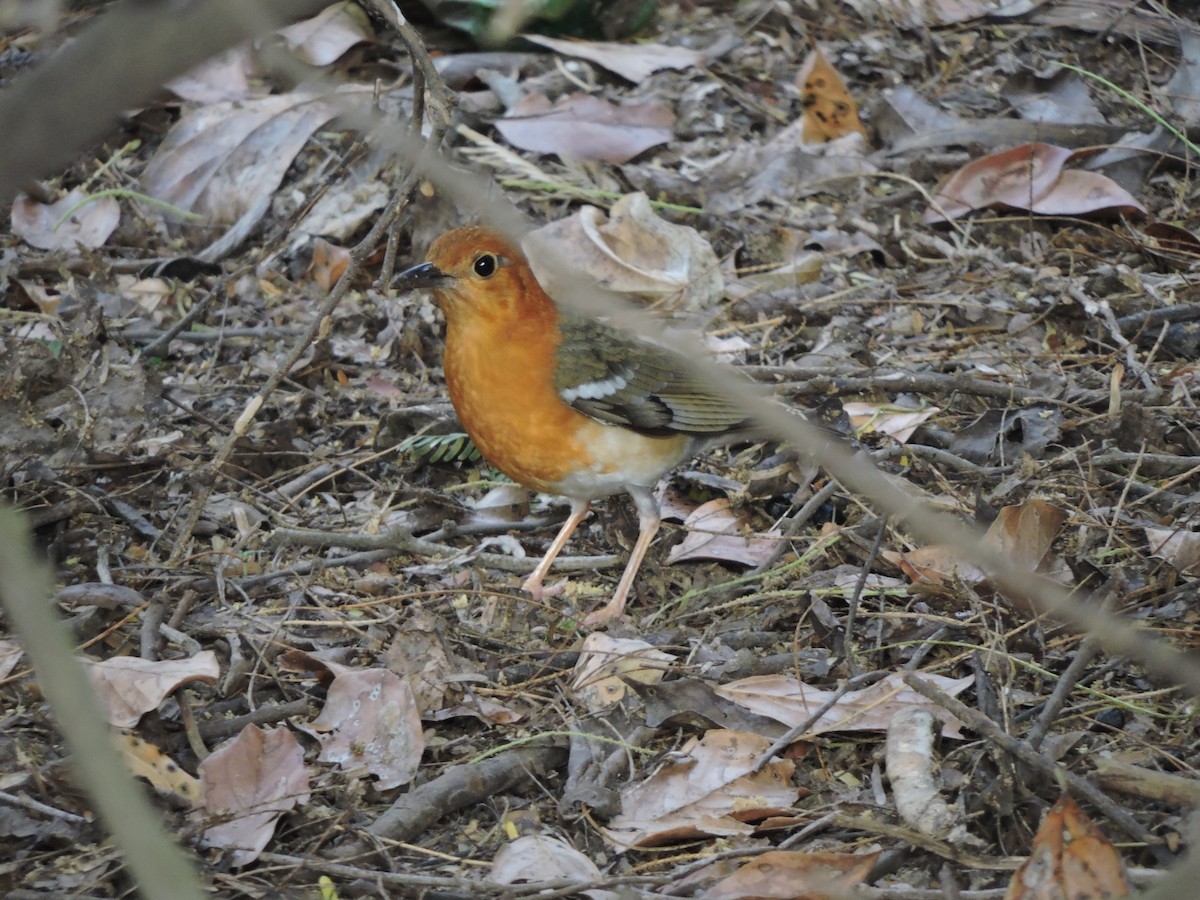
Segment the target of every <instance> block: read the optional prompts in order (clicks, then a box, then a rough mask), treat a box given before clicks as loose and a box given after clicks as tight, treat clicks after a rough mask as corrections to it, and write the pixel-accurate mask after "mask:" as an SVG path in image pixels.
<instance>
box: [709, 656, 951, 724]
mask: <svg viewBox="0 0 1200 900" xmlns="http://www.w3.org/2000/svg"><path fill="white" fill-rule="evenodd" d="M921 677H922V678H926V679H928V680H929V681H930V682H931V683H933V684H935V685H936V686H937V687H938V688H939V689H940V690H943V691H945V692H946V693H947V694H949V695H950V696H952V697H954V696H957V695H958V694H961V693H962V692H963V691H965V690H966V689H967V688H968V687H970V686H971V684H972V682H973V681H974V679H973V678H971V677H970V676H969V675H968V676H967V677H965V678H946V677H945V676H942V675H935V674H923V675H922V676H921ZM715 690H716V692H717V693H718V694H719V695H721V696H722V697H724V698H726V699H727V700H732V701H733V702H734V703H736V704H738V705H739V706H743V707H745V708H746V709H748V710H750V711H751V712H755V713H758V714H759V715H762V716H768V717H769V718H772V719H775V720H777V721H779V722H782V723H783V724H784V725H787V726H788V727H789V728H794V727H796V726H798V725H800V724H802V723H804V722H807V721H809V719H811V718H812V716H813V714H814V713H815V712H816V711H817V710H818V709H820V708H821V707H822V706H824V705H825V704H826V703H827V702H829V701H830V700H832V699H834V698H835V697H836V698H837V700H836V702H835V703H834V705H833V706H832V707H830V708H829V709H828V710H827V711H826V712H825V713H824V714H823V715H822V716H821V718H820V719H818V720H817V721H816V722H815V723H813V724H812V725H810V726H809V730H808V733H809V734H823V733H824V732H827V731H886V730H887V727H888V724H889V723H890V722H891V720H892V716H894V715H895V714H896V713H897V712H899V711H900V710H902V709H907V708H912V707H916V708H920V709H929V710H930V711H931V712H932V713H933V714H934V716H935V717H936V718H938V719H940V720H941V721H942V723H943V727H942V734H943V735H945V736H946V737H962V732H961V731H960V728H961V725H962V723H961V722H959V721H958V720H957V719H955V718H953V717H952V716H951V715H950V714H949V713H947V712H946V711H945V710H943V709H941V708H940V707H936V706H934V705H933V704H932V703H931V702H930V701H929V700H927V699H925V697H923V696H921V695H920V694H918V693H917V692H916V691H914V690H913V689H912V688H910V687H909V686H908V685H906V684H905V683H904V676H903V675H902V674H901V673H899V672H892V673H889V674H888V675H886V676H884V677H883V678H881V679H880V680H879V681H877V682H875V683H874V684H873V685H871V686H870V687H866V688H862V689H861V690H857V691H846V692H845V693H844V694H842V695H841V696H838V694H837V691H832V690H824V689H822V688H818V687H813V686H812V685H808V684H804V683H803V682H801V681H800V680H798V679H796V678H793V677H792V676H790V675H754V676H751V677H750V678H742V679H740V680H738V681H734V682H730V683H729V684H725V685H721V686H719V687H717V688H716V689H715Z"/></svg>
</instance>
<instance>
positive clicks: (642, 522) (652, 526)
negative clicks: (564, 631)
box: [583, 484, 662, 628]
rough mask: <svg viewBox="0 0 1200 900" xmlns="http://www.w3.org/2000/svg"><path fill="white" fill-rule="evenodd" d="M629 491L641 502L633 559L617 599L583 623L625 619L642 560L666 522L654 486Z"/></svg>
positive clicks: (595, 625)
mask: <svg viewBox="0 0 1200 900" xmlns="http://www.w3.org/2000/svg"><path fill="white" fill-rule="evenodd" d="M626 490H628V491H629V495H630V496H631V497H633V502H634V503H635V504H637V511H638V539H637V542H636V543H635V544H634V545H633V550H632V552H631V553H630V554H629V562H628V563H627V564H626V565H625V571H624V572H623V573H622V574H621V582H620V584H618V585H617V592H616V593H615V594H613V598H612V599H611V600H609V601H608V603H607V604H605V605H604V606H602V607H600V608H599V609H598V610H596V611H595V612H593V613H591V614H589V615H588V616H587V618H585V619H584V620H583V624H584V625H586V626H588V627H589V628H601V627H603V626H605V625H608V624H609V623H610V622H612V621H613V620H614V619H619V618H621V616H622V615H623V614H624V612H625V601H626V600H627V599H628V597H629V591H630V589H631V588H632V587H633V579H634V576H636V575H637V573H638V569H640V568H641V567H642V559H643V558H644V557H645V555H646V551H647V550H649V549H650V542H651V541H652V540H654V535H655V534H656V533H657V532H658V526H659V524H660V523H661V522H662V519H661V517H660V515H659V511H658V504H657V503H656V502H655V501H654V495H653V494H652V493H651V492H650V488H647V487H643V486H642V485H636V484H635V485H630V486H629V487H627V488H626Z"/></svg>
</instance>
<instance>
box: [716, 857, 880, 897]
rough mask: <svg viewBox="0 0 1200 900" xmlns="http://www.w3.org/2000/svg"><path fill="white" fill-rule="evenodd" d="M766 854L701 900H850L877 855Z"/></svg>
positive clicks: (726, 879)
mask: <svg viewBox="0 0 1200 900" xmlns="http://www.w3.org/2000/svg"><path fill="white" fill-rule="evenodd" d="M881 852H882V851H880V850H876V851H875V852H873V853H863V854H851V853H835V852H832V851H824V852H806V851H803V850H768V851H766V852H765V853H763V854H761V855H759V856H756V857H754V859H752V860H750V861H749V862H747V863H746V864H745V865H743V866H742V867H741V868H740V869H738V870H737V871H736V872H734V873H733V874H732V875H729V876H727V877H725V878H723V879H721V880H720V881H718V882H717V883H716V884H714V885H713V886H712V887H710V888H709V889H708V890H706V891H704V892H703V893H701V894H700V895H699V896H700V898H701V900H744V898H747V897H754V898H764V900H766V898H774V897H779V898H782V900H791V898H796V897H803V898H806V900H825V898H830V897H853V896H854V895H855V890H854V889H855V887H857V886H858V885H860V884H862V883H863V881H864V880H865V879H866V877H867V875H868V874H870V872H871V869H872V867H873V866H874V865H875V862H876V860H878V859H879V854H880V853H881Z"/></svg>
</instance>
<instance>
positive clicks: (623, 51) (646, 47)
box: [521, 34, 704, 84]
mask: <svg viewBox="0 0 1200 900" xmlns="http://www.w3.org/2000/svg"><path fill="white" fill-rule="evenodd" d="M521 37H522V38H524V39H525V40H527V41H529V42H530V43H531V44H541V45H542V46H543V47H549V48H550V49H551V50H554V51H556V52H558V53H561V54H563V55H564V56H575V57H578V58H579V59H586V60H587V61H588V62H594V63H595V64H596V65H598V66H603V67H604V68H606V69H608V71H610V72H612V73H614V74H616V75H620V76H621V77H622V78H624V79H626V80H627V81H632V82H634V83H635V84H638V83H640V82H642V81H645V80H646V79H647V78H649V77H650V76H651V75H653V74H654V73H655V72H659V71H662V70H663V69H687V68H690V67H691V66H698V65H700V64H701V63H703V62H704V54H703V53H702V52H701V51H699V50H692V49H691V48H689V47H671V46H668V45H667V44H654V43H646V44H616V43H611V42H607V41H564V40H560V39H559V38H550V37H545V36H543V35H540V34H523V35H521Z"/></svg>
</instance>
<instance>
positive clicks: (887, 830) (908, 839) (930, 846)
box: [834, 813, 1023, 896]
mask: <svg viewBox="0 0 1200 900" xmlns="http://www.w3.org/2000/svg"><path fill="white" fill-rule="evenodd" d="M834 821H835V823H836V824H837V826H838V827H839V828H849V829H853V830H855V831H862V832H865V833H866V834H874V835H879V836H880V837H886V838H891V839H892V840H893V841H898V842H900V844H901V845H902V846H906V845H911V846H912V847H915V848H917V849H920V850H926V851H928V852H930V853H933V854H935V855H937V856H940V857H941V858H942V859H948V860H950V861H951V862H956V863H959V864H960V865H962V866H965V867H966V868H970V869H991V870H994V871H1000V872H1008V871H1015V870H1016V869H1017V868H1019V867H1020V865H1021V863H1022V862H1023V860H1022V859H1021V858H1020V857H1013V856H1003V857H992V856H981V855H979V854H976V853H971V852H970V851H968V850H963V849H961V848H959V847H952V846H950V844H948V843H946V842H945V841H939V840H938V839H937V838H935V837H930V836H929V835H927V834H923V833H922V832H920V831H917V830H916V829H915V828H909V827H908V826H907V825H895V824H892V823H891V822H885V821H883V820H881V819H877V818H872V817H870V816H854V815H848V814H847V813H838V814H837V818H836V819H835V820H834ZM939 896H940V895H939Z"/></svg>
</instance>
